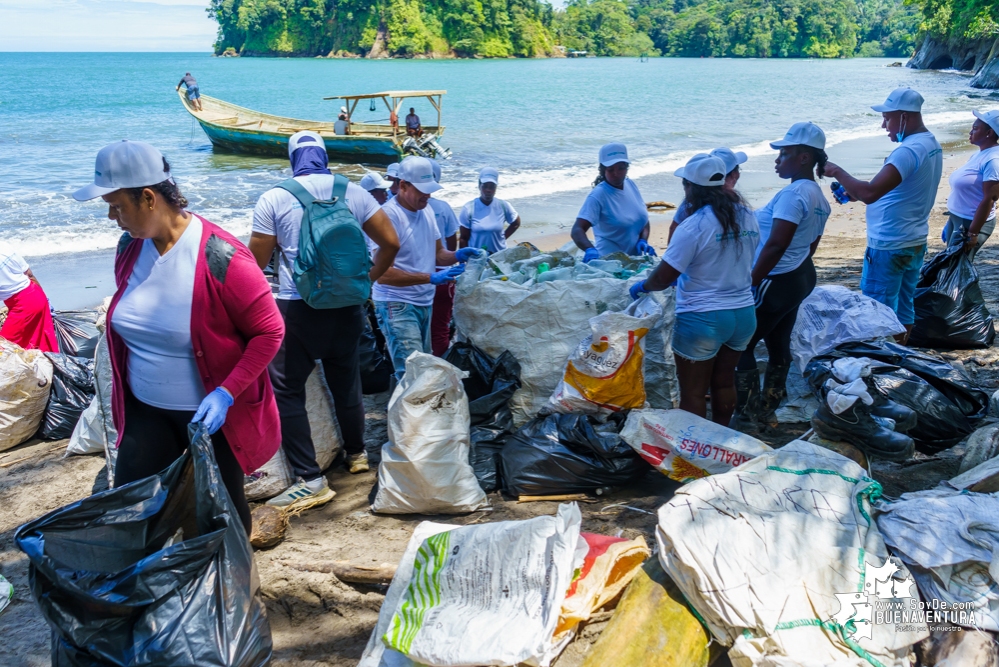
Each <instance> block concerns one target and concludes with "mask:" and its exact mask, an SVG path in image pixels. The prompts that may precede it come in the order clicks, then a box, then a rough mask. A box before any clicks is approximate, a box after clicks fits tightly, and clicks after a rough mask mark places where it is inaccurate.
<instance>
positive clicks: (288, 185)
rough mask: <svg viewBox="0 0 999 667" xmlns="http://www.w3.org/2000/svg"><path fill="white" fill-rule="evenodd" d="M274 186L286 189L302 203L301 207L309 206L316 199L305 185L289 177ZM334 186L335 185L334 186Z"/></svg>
mask: <svg viewBox="0 0 999 667" xmlns="http://www.w3.org/2000/svg"><path fill="white" fill-rule="evenodd" d="M274 187H276V188H281V189H282V190H287V191H288V192H290V193H291V194H292V195H294V196H295V199H297V200H298V201H299V203H301V204H302V207H303V208H306V209H307V208H309V206H310V205H311V204H312V202H314V201H316V198H315V197H313V196H312V193H311V192H309V191H308V190H306V189H305V186H304V185H302V184H301V183H299V182H298V181H296V180H295V179H294V178H289V179H287V180H285V181H281V182H280V183H278V184H277V185H275V186H274ZM334 187H335V186H334Z"/></svg>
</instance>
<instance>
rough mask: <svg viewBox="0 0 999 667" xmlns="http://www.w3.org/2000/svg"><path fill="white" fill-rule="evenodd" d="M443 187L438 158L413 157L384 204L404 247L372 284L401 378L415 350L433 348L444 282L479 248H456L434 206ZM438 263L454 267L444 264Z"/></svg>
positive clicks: (402, 167) (457, 273) (380, 322)
mask: <svg viewBox="0 0 999 667" xmlns="http://www.w3.org/2000/svg"><path fill="white" fill-rule="evenodd" d="M440 189H441V186H440V185H439V184H438V183H437V181H436V180H435V179H434V167H433V164H432V161H431V160H429V159H427V158H424V157H408V158H406V159H405V160H403V161H402V163H401V164H400V165H399V194H398V195H396V196H395V197H393V198H392V199H390V200H389V201H388V203H386V204H385V206H383V207H382V211H384V212H385V214H386V215H387V216H388V218H389V220H391V222H392V225H393V226H394V227H395V230H396V233H397V234H398V236H399V253H398V254H397V255H396V257H395V263H394V264H393V265H392V267H391V268H390V269H389V270H388V271H386V272H385V274H384V275H382V277H381V278H379V279H378V282H376V283H375V285H374V287H373V288H372V290H371V298H372V299H373V300H374V302H375V315H376V316H377V318H378V327H379V328H380V329H381V331H382V334H384V336H385V344H386V346H387V347H388V351H389V354H390V356H391V357H392V365H393V366H394V367H395V375H396V378H397V379H402V376H403V375H404V374H405V372H406V358H407V357H409V355H410V354H412V353H413V352H424V353H426V354H430V353H431V352H432V347H431V342H430V319H431V315H432V311H433V303H434V293H435V291H436V287H437V286H438V285H444V284H447V283H451V282H454V280H455V279H456V278H457V277H458V276H460V275H461V274H462V272H464V270H465V265H464V264H463V263H462V264H459V265H457V266H453V265H454V264H456V263H457V262H465V261H467V260H468V259H470V258H471V257H475V256H477V255H478V254H479V251H478V250H476V249H475V248H462V249H461V250H458V251H456V252H455V251H451V250H448V249H447V248H445V247H444V245H443V243H441V233H440V229H439V228H438V226H437V221H436V219H435V218H434V213H433V210H432V209H431V208H430V207H429V206H428V204H429V202H430V195H431V194H433V193H434V192H437V191H438V190H440ZM438 266H446V267H449V268H446V269H443V270H438V268H437V267H438Z"/></svg>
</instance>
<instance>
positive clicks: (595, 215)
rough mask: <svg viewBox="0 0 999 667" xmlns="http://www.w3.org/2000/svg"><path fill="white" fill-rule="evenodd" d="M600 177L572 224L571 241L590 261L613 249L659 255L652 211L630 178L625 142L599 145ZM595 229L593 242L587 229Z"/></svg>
mask: <svg viewBox="0 0 999 667" xmlns="http://www.w3.org/2000/svg"><path fill="white" fill-rule="evenodd" d="M598 160H599V164H598V167H597V169H598V174H597V180H595V181H594V182H593V190H591V191H590V194H589V195H587V197H586V201H584V202H583V207H582V208H581V209H579V214H578V215H577V216H576V222H575V223H574V224H573V225H572V233H571V236H572V240H573V242H574V243H575V244H576V247H578V248H579V249H580V250H582V251H583V253H584V254H583V261H584V262H590V261H592V260H594V259H598V258H600V257H603V256H605V255H609V254H611V253H612V252H623V253H625V254H627V255H651V256H652V257H655V256H656V251H655V249H654V248H653V247H652V246H650V245H649V232H650V231H651V227H650V226H649V211H648V209H647V208H645V200H644V199H642V193H641V192H639V191H638V186H637V185H635V182H634V181H632V180H631V179H630V178H628V167H629V166H630V165H631V161H630V160H629V159H628V149H627V147H625V145H624V144H617V143H615V144H607V145H605V146H602V147H601V148H600V154H599V157H598ZM590 229H592V230H593V242H590V239H589V238H588V237H587V235H586V232H588V231H589V230H590Z"/></svg>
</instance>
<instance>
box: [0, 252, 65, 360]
mask: <svg viewBox="0 0 999 667" xmlns="http://www.w3.org/2000/svg"><path fill="white" fill-rule="evenodd" d="M0 301H3V304H4V305H5V306H7V318H6V319H5V320H4V322H3V326H2V327H0V338H6V339H7V340H9V341H10V342H12V343H16V344H17V345H20V346H21V347H23V348H24V349H26V350H41V351H42V352H58V351H59V339H58V338H57V337H56V332H55V324H54V323H53V322H52V311H51V309H50V307H49V298H48V297H47V296H45V291H44V290H43V289H42V286H41V285H39V284H38V280H36V279H35V274H33V273H32V272H31V268H30V267H29V266H28V263H27V262H26V261H24V258H23V257H21V255H19V254H18V253H17V251H15V250H14V248H13V247H12V246H11V245H10V244H9V243H7V242H6V241H0Z"/></svg>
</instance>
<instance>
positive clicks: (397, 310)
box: [375, 301, 433, 380]
mask: <svg viewBox="0 0 999 667" xmlns="http://www.w3.org/2000/svg"><path fill="white" fill-rule="evenodd" d="M432 312H433V306H414V305H413V304H411V303H406V302H404V301H375V317H377V318H378V328H379V329H381V330H382V335H383V336H385V345H386V347H388V351H389V355H390V356H391V357H392V366H394V367H395V378H396V379H397V380H401V379H402V376H403V375H405V374H406V359H407V358H408V357H409V355H411V354H412V353H413V352H425V353H426V354H430V353H431V347H430V316H431V313H432Z"/></svg>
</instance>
